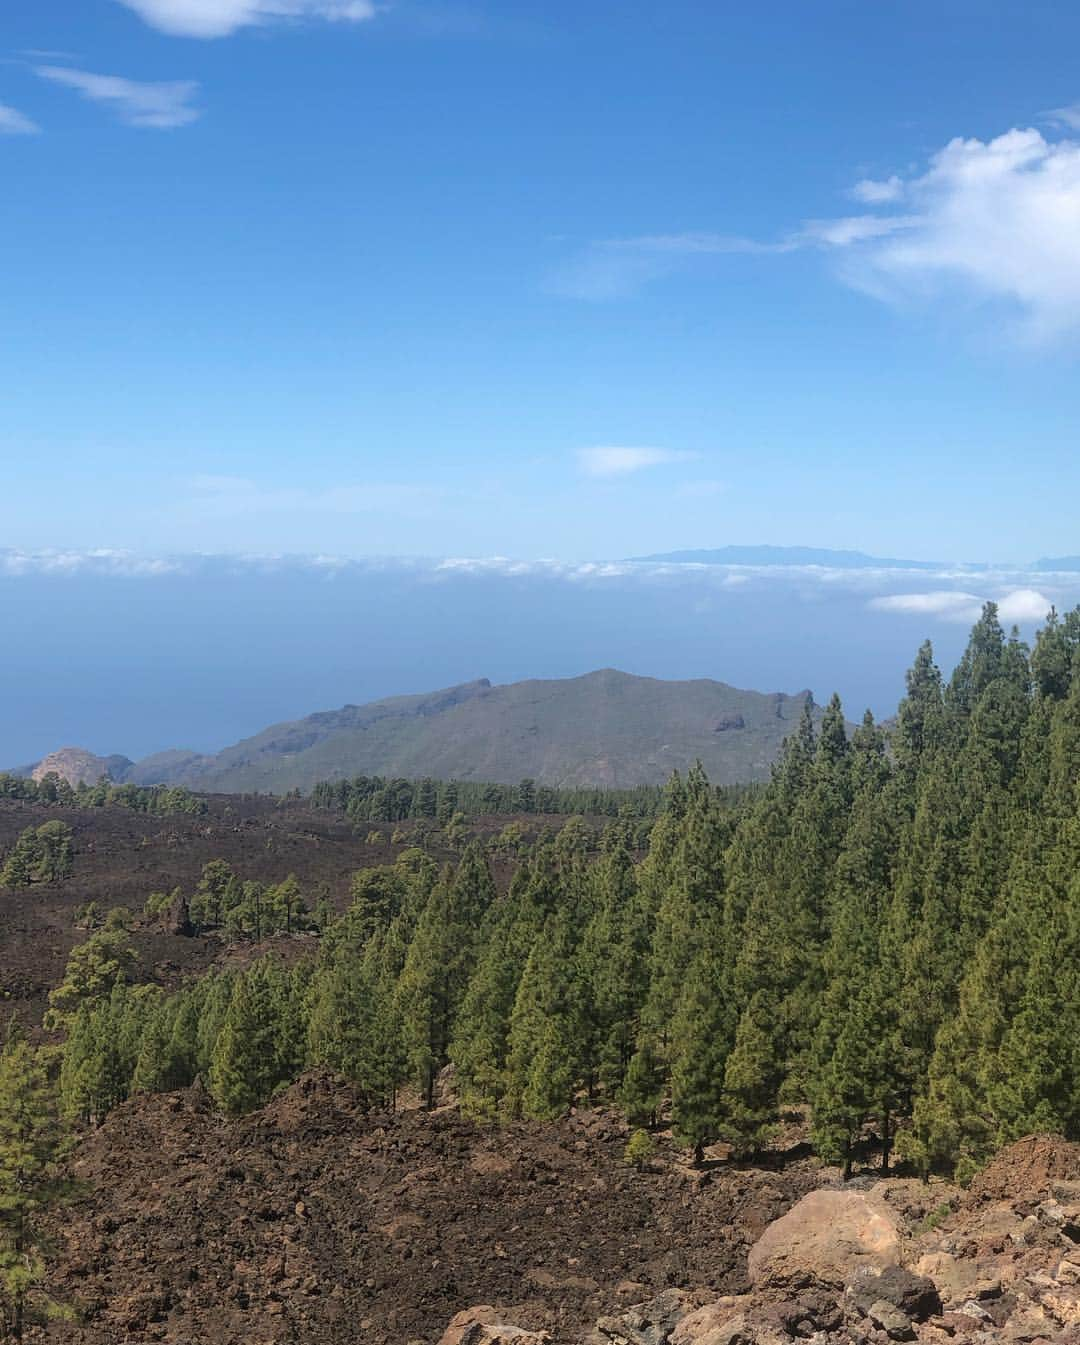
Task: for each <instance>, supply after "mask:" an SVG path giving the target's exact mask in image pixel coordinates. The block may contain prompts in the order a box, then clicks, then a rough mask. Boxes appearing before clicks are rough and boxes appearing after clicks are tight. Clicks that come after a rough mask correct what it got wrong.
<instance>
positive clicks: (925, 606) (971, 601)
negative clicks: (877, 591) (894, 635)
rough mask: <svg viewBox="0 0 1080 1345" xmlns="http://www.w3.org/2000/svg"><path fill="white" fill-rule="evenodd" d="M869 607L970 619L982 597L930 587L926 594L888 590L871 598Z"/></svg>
mask: <svg viewBox="0 0 1080 1345" xmlns="http://www.w3.org/2000/svg"><path fill="white" fill-rule="evenodd" d="M870 606H871V607H873V608H875V609H876V610H877V611H879V612H905V613H909V614H910V615H912V616H934V617H939V618H940V619H942V620H944V621H974V620H975V619H976V618H977V617H978V615H979V612H980V611H981V610H982V599H981V598H980V597H979V596H978V595H977V594H975V593H960V592H957V591H955V590H953V589H934V590H931V591H930V592H928V593H889V594H886V595H884V596H883V597H880V598H871V600H870Z"/></svg>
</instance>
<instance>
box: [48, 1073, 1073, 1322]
mask: <svg viewBox="0 0 1080 1345" xmlns="http://www.w3.org/2000/svg"><path fill="white" fill-rule="evenodd" d="M625 1140H626V1134H625V1129H624V1127H623V1125H622V1124H621V1122H620V1121H619V1120H618V1119H617V1118H616V1117H614V1116H611V1115H608V1114H606V1113H604V1112H600V1111H596V1112H584V1111H583V1112H581V1113H579V1114H577V1115H574V1116H571V1117H569V1118H567V1119H566V1120H565V1121H563V1122H561V1123H559V1124H556V1125H553V1126H547V1127H544V1126H537V1125H531V1124H520V1125H511V1126H507V1127H504V1128H501V1129H499V1130H497V1131H490V1130H485V1129H482V1128H480V1127H478V1126H476V1125H474V1124H473V1123H471V1122H469V1121H466V1120H464V1119H463V1118H462V1117H461V1116H460V1115H459V1114H458V1113H457V1111H456V1110H455V1109H454V1108H453V1107H449V1106H447V1107H444V1108H441V1109H439V1110H437V1111H436V1112H434V1113H433V1114H430V1115H426V1114H423V1113H421V1112H417V1111H412V1112H404V1113H399V1114H397V1115H394V1116H387V1115H367V1114H365V1113H364V1111H363V1109H362V1107H361V1106H360V1104H359V1101H358V1099H357V1098H356V1097H355V1096H354V1094H353V1093H352V1091H351V1090H350V1089H349V1088H348V1087H347V1086H346V1085H344V1084H342V1083H340V1082H339V1081H336V1080H334V1079H332V1078H330V1077H329V1076H326V1075H322V1074H313V1075H309V1076H307V1077H305V1078H304V1079H302V1080H301V1081H300V1082H299V1083H298V1084H296V1085H294V1086H293V1087H292V1088H290V1089H289V1090H287V1091H286V1092H285V1093H283V1094H282V1095H281V1096H280V1097H279V1098H277V1099H276V1100H275V1101H274V1102H273V1103H272V1104H271V1105H270V1106H269V1107H267V1108H266V1109H265V1110H264V1111H262V1112H260V1113H256V1114H255V1115H252V1116H250V1117H246V1118H243V1119H241V1120H238V1121H227V1120H224V1119H222V1118H221V1117H219V1116H217V1115H216V1114H215V1113H214V1111H213V1109H212V1108H211V1106H210V1105H209V1102H208V1100H207V1098H206V1097H205V1095H204V1094H203V1093H202V1092H201V1090H200V1089H199V1088H198V1087H196V1088H195V1089H191V1090H188V1091H187V1092H184V1093H177V1094H172V1095H165V1096H157V1097H149V1098H142V1099H138V1100H136V1101H134V1102H131V1103H128V1104H125V1105H124V1106H122V1107H120V1108H119V1109H117V1110H116V1111H115V1112H114V1113H112V1114H111V1115H110V1117H109V1118H108V1120H107V1121H106V1123H105V1124H104V1126H102V1127H101V1129H100V1130H97V1131H95V1132H94V1133H92V1134H90V1135H88V1136H87V1137H85V1138H84V1140H83V1141H82V1143H81V1145H80V1148H79V1150H78V1152H77V1155H76V1157H75V1159H74V1162H73V1167H74V1172H75V1175H76V1176H77V1177H78V1179H79V1180H80V1181H81V1182H82V1183H83V1187H84V1194H83V1196H82V1198H81V1199H80V1200H79V1201H78V1202H77V1203H76V1205H75V1206H74V1207H73V1208H71V1209H69V1210H67V1211H65V1214H64V1216H63V1219H62V1221H59V1222H58V1225H57V1228H56V1230H55V1231H56V1240H57V1253H56V1256H55V1260H54V1268H53V1274H52V1281H51V1289H52V1291H53V1293H54V1294H55V1296H56V1297H57V1298H58V1299H60V1300H62V1301H64V1302H66V1303H68V1304H70V1305H71V1306H73V1307H74V1308H76V1309H77V1311H78V1314H79V1320H78V1321H77V1323H75V1324H71V1323H65V1324H62V1325H61V1324H56V1325H54V1326H52V1327H51V1328H48V1329H47V1331H44V1332H42V1333H40V1335H41V1337H42V1338H45V1337H46V1336H47V1338H48V1339H49V1340H50V1341H61V1340H62V1341H65V1342H72V1345H135V1343H136V1342H146V1341H160V1342H166V1343H167V1345H241V1342H243V1345H294V1343H295V1345H300V1343H301V1342H305V1343H306V1342H312V1345H361V1342H362V1345H413V1343H415V1345H436V1343H439V1345H504V1343H505V1345H511V1343H512V1345H540V1342H550V1345H788V1343H789V1342H794V1341H797V1340H813V1341H815V1342H817V1345H829V1343H831V1342H837V1345H839V1343H840V1342H859V1343H860V1345H887V1342H889V1341H903V1340H918V1341H928V1342H947V1341H950V1340H953V1341H956V1342H957V1345H966V1342H972V1345H975V1343H976V1342H979V1343H982V1342H999V1341H1000V1342H1003V1343H1004V1342H1014V1341H1015V1342H1025V1341H1037V1340H1062V1341H1067V1340H1076V1341H1078V1342H1080V1146H1075V1145H1071V1144H1066V1143H1065V1142H1064V1141H1060V1140H1055V1139H1051V1138H1040V1139H1031V1140H1025V1141H1021V1142H1020V1143H1019V1144H1017V1145H1014V1146H1013V1147H1012V1148H1011V1149H1009V1150H1007V1151H1006V1152H1005V1153H1004V1154H1003V1155H1001V1156H1000V1157H999V1159H998V1160H997V1161H996V1162H995V1163H994V1164H993V1165H992V1167H991V1168H989V1169H988V1170H987V1171H986V1172H985V1173H984V1174H983V1175H982V1177H981V1178H980V1179H979V1180H978V1181H977V1182H976V1183H974V1184H973V1186H972V1187H971V1189H970V1190H969V1191H967V1192H959V1191H957V1190H955V1189H953V1188H951V1187H947V1186H945V1185H944V1184H941V1183H934V1184H931V1185H926V1184H923V1183H922V1182H919V1181H917V1180H914V1179H895V1178H894V1179H889V1180H886V1181H875V1180H873V1179H872V1178H868V1177H864V1178H858V1179H856V1181H855V1182H854V1183H849V1184H848V1185H847V1186H844V1185H842V1184H841V1183H840V1182H839V1180H838V1176H837V1174H836V1172H835V1171H833V1170H830V1169H823V1168H820V1167H817V1166H816V1165H815V1164H814V1163H813V1162H812V1161H811V1160H809V1159H807V1158H805V1157H799V1156H795V1157H789V1159H788V1161H786V1162H785V1161H784V1157H783V1156H782V1155H778V1156H777V1161H776V1164H775V1166H773V1167H769V1168H743V1167H739V1166H736V1165H733V1164H730V1163H725V1162H716V1163H714V1164H713V1165H711V1166H710V1167H709V1168H707V1169H706V1170H705V1171H704V1172H701V1173H698V1172H694V1171H693V1170H691V1169H690V1168H688V1167H687V1166H686V1163H685V1158H684V1156H683V1155H682V1154H681V1153H680V1152H679V1151H677V1150H676V1149H674V1147H672V1146H671V1145H670V1144H669V1143H668V1142H667V1141H665V1140H663V1139H662V1140H661V1142H660V1144H659V1146H658V1151H657V1158H656V1161H655V1162H654V1164H653V1165H652V1167H651V1169H650V1170H648V1171H645V1172H642V1173H638V1172H635V1171H632V1170H630V1169H628V1168H627V1167H626V1166H625V1164H624V1163H623V1161H622V1151H623V1147H624V1145H625Z"/></svg>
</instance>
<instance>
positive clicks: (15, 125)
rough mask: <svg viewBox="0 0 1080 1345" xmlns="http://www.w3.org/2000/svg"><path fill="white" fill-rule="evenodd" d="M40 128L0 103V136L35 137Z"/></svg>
mask: <svg viewBox="0 0 1080 1345" xmlns="http://www.w3.org/2000/svg"><path fill="white" fill-rule="evenodd" d="M40 130H41V127H40V126H39V125H38V124H37V122H36V121H31V119H30V118H29V117H28V116H26V115H25V114H24V113H22V112H20V111H19V110H18V109H17V108H14V107H8V105H7V104H6V103H0V135H37V134H38V132H39V131H40Z"/></svg>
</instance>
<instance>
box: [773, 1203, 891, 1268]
mask: <svg viewBox="0 0 1080 1345" xmlns="http://www.w3.org/2000/svg"><path fill="white" fill-rule="evenodd" d="M899 1264H900V1222H899V1219H898V1216H897V1215H896V1213H895V1212H894V1211H893V1210H892V1209H890V1207H889V1206H888V1205H887V1204H886V1203H885V1202H884V1201H883V1200H878V1199H875V1198H874V1194H873V1192H863V1191H851V1190H847V1191H843V1190H835V1189H825V1190H820V1191H811V1192H810V1194H809V1195H805V1196H803V1198H802V1200H800V1201H799V1202H798V1204H797V1205H794V1206H792V1208H791V1209H790V1210H788V1212H787V1214H785V1215H783V1216H782V1217H781V1218H779V1219H777V1220H776V1221H775V1223H772V1224H770V1225H769V1227H768V1228H767V1229H766V1230H765V1232H764V1233H762V1235H761V1237H760V1238H758V1240H757V1242H755V1243H754V1245H753V1247H751V1248H750V1255H749V1257H748V1258H747V1269H748V1271H749V1274H750V1279H751V1281H752V1282H753V1284H754V1285H755V1287H756V1288H758V1289H763V1288H781V1287H782V1288H789V1289H798V1288H804V1287H807V1286H810V1285H814V1284H822V1285H827V1286H830V1287H832V1288H837V1289H839V1288H841V1287H842V1286H843V1285H845V1284H847V1283H848V1282H849V1281H850V1280H851V1279H852V1278H853V1277H854V1275H855V1273H856V1271H859V1270H861V1269H862V1268H863V1267H869V1268H870V1269H872V1270H877V1271H882V1270H885V1269H886V1268H887V1267H888V1266H895V1265H899Z"/></svg>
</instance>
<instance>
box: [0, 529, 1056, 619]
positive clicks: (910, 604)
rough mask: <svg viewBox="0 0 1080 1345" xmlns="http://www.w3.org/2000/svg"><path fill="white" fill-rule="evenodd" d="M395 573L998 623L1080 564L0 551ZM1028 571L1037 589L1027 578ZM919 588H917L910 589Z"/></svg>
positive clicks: (1050, 599) (21, 564) (103, 560)
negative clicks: (693, 589)
mask: <svg viewBox="0 0 1080 1345" xmlns="http://www.w3.org/2000/svg"><path fill="white" fill-rule="evenodd" d="M386 574H396V575H399V576H402V577H405V578H409V577H411V578H412V579H414V580H415V581H416V582H418V583H445V582H451V581H455V580H466V581H467V580H477V581H479V580H493V581H497V580H505V581H535V582H553V583H573V584H590V585H591V584H601V585H606V584H613V583H620V584H623V585H633V584H643V583H644V584H650V585H652V584H658V583H659V584H672V585H679V586H682V587H687V586H697V587H700V588H701V589H702V591H703V592H709V593H711V594H715V595H719V594H722V593H725V592H727V593H732V594H735V593H740V594H741V593H746V592H748V591H749V592H752V593H757V594H759V595H760V597H761V600H762V601H766V602H767V601H769V600H770V594H771V595H774V596H776V595H779V594H780V593H781V592H787V593H788V594H789V595H794V596H795V597H797V598H798V599H799V600H801V601H804V602H808V603H816V602H821V601H824V600H826V599H828V598H831V597H843V598H845V599H847V600H852V601H854V602H855V603H856V606H857V608H858V607H861V608H862V609H863V610H865V611H869V612H874V613H879V614H882V615H890V614H891V615H896V616H902V617H921V618H923V619H924V620H925V621H928V622H934V623H939V622H943V623H946V624H964V625H970V624H971V623H972V622H974V621H975V620H976V619H977V618H978V616H979V613H980V611H981V608H982V605H983V603H984V602H987V601H994V602H996V603H997V604H998V610H999V615H1000V617H1001V620H1002V623H1003V624H1005V625H1007V626H1008V625H1012V624H1013V623H1015V624H1017V625H1020V626H1021V627H1024V628H1025V629H1029V630H1030V629H1031V628H1032V627H1034V626H1037V625H1040V624H1041V623H1042V622H1043V621H1044V620H1045V618H1046V615H1047V613H1048V612H1049V610H1050V608H1051V606H1054V605H1056V606H1057V607H1058V608H1059V609H1061V608H1069V607H1072V606H1074V605H1076V604H1077V603H1080V570H1078V571H1063V572H1053V571H1043V570H1040V571H1038V572H1033V571H1030V570H1024V569H987V570H977V571H976V570H973V569H969V568H965V567H962V566H960V567H955V568H942V569H940V570H927V571H922V570H919V571H915V570H909V569H904V568H899V567H890V566H882V567H880V568H862V569H844V568H841V567H832V566H825V565H714V564H706V563H700V562H694V563H682V562H671V561H634V560H607V561H603V560H600V561H582V562H573V561H560V560H550V559H536V560H521V559H514V558H511V557H505V556H483V557H476V556H473V557H468V556H460V557H445V558H441V559H440V558H429V557H403V556H391V557H380V556H370V557H363V558H349V557H341V556H332V555H307V556H304V555H288V554H236V555H231V554H206V555H203V554H187V555H171V556H150V555H141V554H139V553H136V552H131V551H121V550H113V549H109V548H98V549H92V550H63V549H56V550H47V549H46V550H20V549H17V548H9V549H6V550H5V549H0V579H8V580H18V579H20V578H29V577H46V578H55V579H65V578H74V577H88V578H99V579H138V580H155V579H169V578H199V577H207V578H210V577H213V576H215V575H217V576H222V575H229V576H232V577H243V576H245V575H246V576H249V577H251V578H258V577H268V576H275V575H277V576H286V575H292V576H298V577H302V576H305V575H306V576H309V577H310V578H312V579H313V580H320V581H342V582H347V581H348V580H350V579H353V580H362V579H363V578H364V577H372V576H377V575H386ZM1036 577H1037V582H1038V584H1039V587H1038V588H1036V587H1034V586H1033V580H1035V579H1036ZM916 586H925V587H916Z"/></svg>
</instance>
